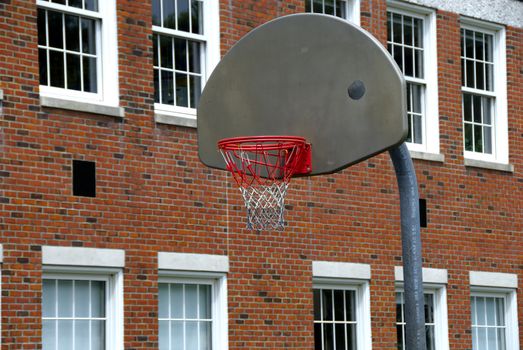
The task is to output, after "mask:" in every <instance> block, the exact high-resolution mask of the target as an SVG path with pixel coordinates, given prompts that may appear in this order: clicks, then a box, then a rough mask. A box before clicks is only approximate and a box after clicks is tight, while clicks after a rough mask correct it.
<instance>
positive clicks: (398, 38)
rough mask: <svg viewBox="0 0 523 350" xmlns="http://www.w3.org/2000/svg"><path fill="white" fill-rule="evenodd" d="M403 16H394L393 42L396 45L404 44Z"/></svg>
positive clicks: (394, 14)
mask: <svg viewBox="0 0 523 350" xmlns="http://www.w3.org/2000/svg"><path fill="white" fill-rule="evenodd" d="M401 17H402V16H401V15H398V14H396V13H393V14H392V41H393V42H395V43H400V44H401V43H402V38H403V35H402V33H403V31H402V28H401V22H402V18H401Z"/></svg>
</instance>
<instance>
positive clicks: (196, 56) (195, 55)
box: [188, 41, 201, 73]
mask: <svg viewBox="0 0 523 350" xmlns="http://www.w3.org/2000/svg"><path fill="white" fill-rule="evenodd" d="M188 44H189V72H193V73H201V66H200V43H198V42H196V41H188Z"/></svg>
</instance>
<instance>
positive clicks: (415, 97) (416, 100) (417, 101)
mask: <svg viewBox="0 0 523 350" xmlns="http://www.w3.org/2000/svg"><path fill="white" fill-rule="evenodd" d="M410 86H411V91H412V111H411V112H414V113H421V103H422V101H421V99H422V92H421V89H422V86H421V85H419V84H410Z"/></svg>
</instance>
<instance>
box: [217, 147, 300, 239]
mask: <svg viewBox="0 0 523 350" xmlns="http://www.w3.org/2000/svg"><path fill="white" fill-rule="evenodd" d="M218 147H219V149H220V151H221V153H222V156H223V158H224V160H225V163H226V165H227V169H228V170H229V171H231V173H232V175H233V177H234V180H235V181H236V183H237V184H238V185H239V188H240V192H241V194H242V196H243V200H244V201H245V207H246V209H247V227H248V228H249V229H254V230H281V229H283V227H284V226H285V220H284V212H285V210H284V209H285V195H286V194H287V189H288V186H289V181H290V179H291V177H292V176H293V175H295V174H297V173H306V172H308V171H310V163H307V162H306V160H308V159H309V158H308V157H307V155H310V145H309V144H307V143H306V142H305V139H303V138H301V137H245V138H233V139H225V140H222V141H220V142H219V143H218Z"/></svg>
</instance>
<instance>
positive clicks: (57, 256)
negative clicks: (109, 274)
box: [42, 246, 125, 267]
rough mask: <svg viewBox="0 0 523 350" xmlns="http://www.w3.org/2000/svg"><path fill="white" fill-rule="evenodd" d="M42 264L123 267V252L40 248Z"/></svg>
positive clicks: (78, 248) (116, 250)
mask: <svg viewBox="0 0 523 350" xmlns="http://www.w3.org/2000/svg"><path fill="white" fill-rule="evenodd" d="M42 264H44V265H62V266H93V267H94V266H100V267H125V251H124V250H121V249H101V248H83V247H54V246H42Z"/></svg>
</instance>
